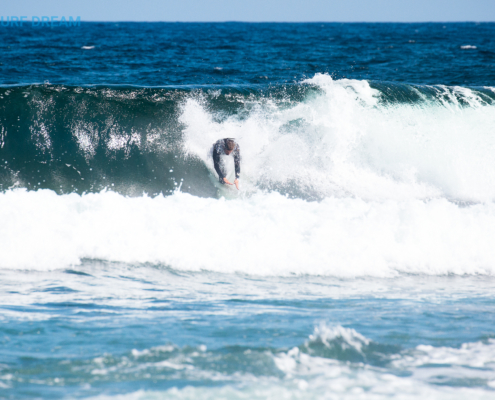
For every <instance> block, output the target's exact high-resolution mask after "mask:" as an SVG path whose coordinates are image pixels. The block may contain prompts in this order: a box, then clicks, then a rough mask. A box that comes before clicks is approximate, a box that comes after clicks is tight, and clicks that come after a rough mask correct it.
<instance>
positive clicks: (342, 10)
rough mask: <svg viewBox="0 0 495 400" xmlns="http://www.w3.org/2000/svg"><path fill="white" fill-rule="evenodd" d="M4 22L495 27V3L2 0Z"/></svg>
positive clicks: (437, 0)
mask: <svg viewBox="0 0 495 400" xmlns="http://www.w3.org/2000/svg"><path fill="white" fill-rule="evenodd" d="M2 3H3V4H2V6H1V7H0V16H3V17H4V20H5V17H7V16H27V17H28V19H29V20H31V17H32V16H58V17H59V18H60V17H62V16H65V17H69V16H74V17H77V16H80V17H81V20H82V21H250V22H262V21H275V22H282V21H287V22H292V21H293V22H304V21H308V22H311V21H325V22H363V21H365V22H416V21H417V22H425V21H442V22H444V21H445V22H448V21H480V22H481V21H495V0H2Z"/></svg>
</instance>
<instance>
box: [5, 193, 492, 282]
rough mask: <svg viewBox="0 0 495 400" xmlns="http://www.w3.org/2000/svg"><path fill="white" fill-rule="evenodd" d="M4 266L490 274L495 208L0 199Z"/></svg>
mask: <svg viewBox="0 0 495 400" xmlns="http://www.w3.org/2000/svg"><path fill="white" fill-rule="evenodd" d="M0 220H1V221H2V224H1V226H0V243H1V246H2V251H1V252H0V267H2V268H14V269H40V270H44V269H55V268H63V267H67V266H69V265H73V264H79V263H80V260H81V259H82V258H92V259H102V260H110V261H121V262H126V263H146V262H148V263H156V264H164V265H169V266H171V267H173V268H175V269H183V270H192V271H198V270H211V271H218V272H236V271H237V272H243V273H248V274H260V275H289V274H292V273H296V274H319V275H335V276H349V277H352V276H363V275H370V276H390V275H394V274H396V273H397V272H398V271H399V272H407V273H418V274H433V275H435V274H493V272H494V270H495V247H494V246H493V243H492V242H493V241H492V238H493V237H495V204H493V203H487V204H478V205H472V206H469V207H459V206H457V205H456V204H453V203H451V202H449V201H447V200H445V199H434V200H431V201H427V202H425V201H422V200H415V199H411V200H408V201H403V202H398V201H392V200H388V201H382V202H377V201H364V200H361V199H355V198H327V199H325V200H323V201H322V202H306V201H304V200H299V199H288V198H286V197H284V196H282V195H280V194H277V193H271V194H257V195H254V196H252V197H249V198H239V199H237V200H230V201H227V200H222V199H220V200H217V199H204V198H197V197H194V196H191V195H188V194H182V193H176V194H174V195H172V196H169V197H161V196H159V197H156V198H149V197H139V198H127V197H124V196H122V195H119V194H116V193H113V192H102V193H99V194H87V195H83V196H79V195H77V194H69V195H62V196H60V195H56V194H55V193H54V192H52V191H49V190H40V191H37V192H33V191H32V192H28V191H25V190H22V189H15V190H10V191H7V192H5V193H2V194H0Z"/></svg>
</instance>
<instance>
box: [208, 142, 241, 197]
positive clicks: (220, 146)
mask: <svg viewBox="0 0 495 400" xmlns="http://www.w3.org/2000/svg"><path fill="white" fill-rule="evenodd" d="M222 154H226V155H230V154H232V155H233V156H234V164H235V181H234V183H231V182H229V180H228V179H227V177H226V175H227V174H226V173H225V171H224V168H223V167H224V165H223V163H222V162H221V159H220V156H221V155H222ZM213 166H214V167H215V171H217V174H218V180H219V181H220V183H221V184H222V185H235V187H236V188H237V190H239V175H240V173H241V153H240V150H239V145H238V144H237V143H236V142H234V139H228V138H227V139H220V140H218V141H216V142H215V144H214V145H213Z"/></svg>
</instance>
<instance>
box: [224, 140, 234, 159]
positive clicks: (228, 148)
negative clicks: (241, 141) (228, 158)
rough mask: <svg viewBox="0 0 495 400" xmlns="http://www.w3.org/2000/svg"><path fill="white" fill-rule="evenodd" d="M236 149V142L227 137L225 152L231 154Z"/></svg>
mask: <svg viewBox="0 0 495 400" xmlns="http://www.w3.org/2000/svg"><path fill="white" fill-rule="evenodd" d="M234 149H235V142H234V141H233V140H232V139H225V154H227V155H229V154H230V153H232V150H234Z"/></svg>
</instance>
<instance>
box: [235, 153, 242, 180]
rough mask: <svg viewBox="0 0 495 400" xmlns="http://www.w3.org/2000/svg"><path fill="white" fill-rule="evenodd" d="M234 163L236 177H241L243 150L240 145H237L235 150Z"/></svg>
mask: <svg viewBox="0 0 495 400" xmlns="http://www.w3.org/2000/svg"><path fill="white" fill-rule="evenodd" d="M234 164H235V179H236V180H237V179H239V175H240V174H241V151H240V149H239V145H237V146H236V148H235V150H234Z"/></svg>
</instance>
